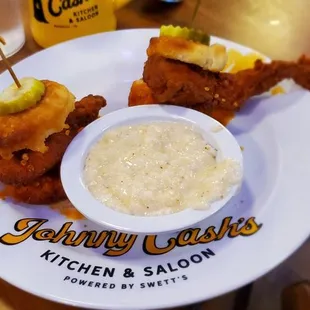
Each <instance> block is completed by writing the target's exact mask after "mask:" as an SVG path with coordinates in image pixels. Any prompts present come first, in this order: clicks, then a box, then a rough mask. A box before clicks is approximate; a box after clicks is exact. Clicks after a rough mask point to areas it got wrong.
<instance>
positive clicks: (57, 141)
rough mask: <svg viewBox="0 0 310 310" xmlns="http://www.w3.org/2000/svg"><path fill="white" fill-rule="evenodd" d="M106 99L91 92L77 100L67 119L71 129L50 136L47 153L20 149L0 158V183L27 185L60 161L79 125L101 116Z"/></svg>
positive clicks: (85, 124)
mask: <svg viewBox="0 0 310 310" xmlns="http://www.w3.org/2000/svg"><path fill="white" fill-rule="evenodd" d="M105 105H106V100H105V99H104V98H103V97H101V96H93V95H89V96H87V97H85V98H83V99H82V100H81V101H78V102H76V104H75V106H76V108H75V110H74V111H73V112H71V113H70V114H69V116H68V117H67V120H66V124H67V125H68V126H69V128H68V129H64V130H63V131H62V132H60V133H55V134H53V135H51V136H50V137H48V139H47V140H46V146H47V147H48V150H47V151H46V152H45V153H41V152H34V151H30V150H21V151H19V152H17V153H15V154H14V156H13V157H12V158H11V159H9V160H6V159H1V158H0V182H2V183H4V184H13V185H27V184H29V183H30V182H32V181H33V180H35V179H36V178H38V177H40V176H42V175H43V174H45V173H46V172H47V171H49V170H50V169H52V168H53V167H54V166H55V165H56V164H57V163H59V162H60V161H61V159H62V157H63V155H64V153H65V151H66V149H67V147H68V146H69V144H70V142H71V141H72V139H73V138H74V137H75V135H76V134H77V133H78V131H79V129H80V128H83V127H85V126H87V125H88V124H89V123H91V122H92V121H94V120H95V119H97V118H98V113H99V111H100V109H101V108H103V107H104V106H105Z"/></svg>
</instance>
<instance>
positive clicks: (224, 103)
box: [143, 55, 310, 111]
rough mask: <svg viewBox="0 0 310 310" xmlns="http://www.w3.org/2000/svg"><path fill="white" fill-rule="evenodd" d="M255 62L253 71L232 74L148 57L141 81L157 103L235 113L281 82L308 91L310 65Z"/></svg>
mask: <svg viewBox="0 0 310 310" xmlns="http://www.w3.org/2000/svg"><path fill="white" fill-rule="evenodd" d="M309 62H310V61H309V60H308V59H306V58H304V57H303V58H301V59H300V60H299V61H298V62H297V63H296V62H285V61H273V62H271V63H270V64H266V63H263V62H262V61H261V60H257V61H256V63H255V67H254V68H253V69H247V70H242V71H239V72H238V73H236V74H231V73H219V72H211V71H205V70H202V69H201V68H199V67H198V66H195V65H189V64H185V63H182V62H180V61H176V60H170V59H167V58H164V57H162V56H159V55H152V56H150V57H149V58H148V60H147V61H146V63H145V66H144V72H143V80H144V81H145V82H146V84H147V85H148V86H149V88H150V89H151V91H152V94H153V97H154V98H155V100H156V101H157V102H158V103H165V104H175V105H180V106H187V107H195V106H198V105H204V109H206V108H208V107H210V108H215V107H219V108H222V109H226V110H235V111H237V110H239V109H240V108H241V107H242V105H243V104H244V103H245V102H246V100H247V99H248V98H249V97H252V96H255V95H259V94H261V93H263V92H266V91H268V90H269V89H270V88H271V87H273V86H275V85H276V84H277V83H279V82H280V81H282V80H283V79H289V78H291V79H293V80H295V82H296V83H298V84H299V85H301V86H302V87H304V88H306V89H310V64H309Z"/></svg>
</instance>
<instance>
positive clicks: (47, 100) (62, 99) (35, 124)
mask: <svg viewBox="0 0 310 310" xmlns="http://www.w3.org/2000/svg"><path fill="white" fill-rule="evenodd" d="M43 83H44V85H45V94H44V96H43V97H42V98H41V100H40V102H39V103H38V104H37V105H35V106H33V107H31V108H29V109H28V110H25V111H23V112H19V113H15V114H9V115H4V116H0V156H1V157H2V158H5V159H9V158H11V157H12V156H13V152H16V151H19V150H22V149H29V150H33V151H38V152H45V151H47V147H46V145H45V139H46V138H47V137H49V136H50V135H51V134H53V133H56V132H60V131H62V130H63V129H64V128H65V122H66V119H67V117H68V114H69V113H70V112H72V111H73V110H74V107H75V105H74V101H75V97H74V96H73V95H72V94H71V93H70V92H69V90H68V89H67V88H66V87H65V86H63V85H61V84H58V83H56V82H52V81H46V80H45V81H43Z"/></svg>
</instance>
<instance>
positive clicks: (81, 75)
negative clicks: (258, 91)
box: [0, 30, 310, 310]
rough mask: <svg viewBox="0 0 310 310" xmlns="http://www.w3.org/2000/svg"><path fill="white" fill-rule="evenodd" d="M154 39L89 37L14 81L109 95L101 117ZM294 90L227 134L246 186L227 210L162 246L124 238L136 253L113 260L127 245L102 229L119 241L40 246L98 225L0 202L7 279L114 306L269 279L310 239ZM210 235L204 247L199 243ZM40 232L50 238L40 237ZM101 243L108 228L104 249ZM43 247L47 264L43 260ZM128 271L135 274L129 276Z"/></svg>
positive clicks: (301, 98)
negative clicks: (65, 231)
mask: <svg viewBox="0 0 310 310" xmlns="http://www.w3.org/2000/svg"><path fill="white" fill-rule="evenodd" d="M157 35H158V30H128V31H119V32H111V33H106V34H99V35H95V36H90V37H85V38H81V39H79V40H75V41H71V42H67V43H64V44H61V45H58V46H55V47H53V48H51V49H47V50H44V51H42V52H40V53H37V54H35V55H34V56H32V57H29V58H27V59H26V60H25V61H23V62H21V63H19V64H18V65H16V66H15V70H16V73H17V75H18V76H19V77H22V76H29V75H33V76H35V77H37V78H47V79H51V80H56V81H58V82H60V83H63V84H65V85H67V86H68V87H69V88H70V90H71V91H72V92H73V93H75V95H76V96H77V98H81V97H83V96H85V95H88V94H89V93H93V94H99V95H100V94H101V95H104V96H105V97H106V99H107V101H108V107H106V108H105V109H104V110H103V113H108V112H110V111H114V110H116V109H120V108H124V107H126V106H127V98H128V92H129V89H130V86H131V83H132V81H133V80H136V79H138V78H140V77H141V75H142V69H143V62H144V61H145V59H146V48H147V46H148V42H149V39H150V37H151V36H157ZM212 41H213V42H215V41H216V42H219V43H222V44H225V45H226V46H227V47H228V48H232V47H233V48H236V49H238V50H240V51H241V52H242V53H247V52H250V51H251V50H250V49H247V48H245V47H242V46H240V45H237V44H234V43H232V42H229V41H226V40H221V39H218V38H212ZM9 84H11V79H10V77H9V75H8V74H7V73H5V74H3V75H1V76H0V87H1V88H3V87H5V86H7V85H9ZM292 85H293V84H291V83H288V87H292V91H291V92H290V93H289V94H286V95H278V96H274V97H269V96H268V95H265V96H261V97H259V98H253V99H251V100H250V101H249V103H248V105H247V106H246V107H245V108H244V109H243V110H242V111H241V112H240V113H239V114H238V116H237V117H236V118H235V119H234V120H233V121H232V122H231V123H230V124H229V126H228V129H229V130H230V131H231V132H232V133H233V134H234V136H235V137H236V139H237V140H238V142H239V144H240V145H241V146H243V147H244V152H243V156H244V173H245V174H244V182H243V188H242V189H241V192H240V194H239V195H238V196H237V197H235V199H233V200H232V201H231V202H230V203H229V205H227V206H226V207H225V208H223V209H222V210H220V211H219V212H217V213H216V214H214V215H213V216H211V217H210V218H208V219H207V220H206V221H204V222H203V223H201V224H200V225H197V226H195V227H193V228H197V229H196V230H190V231H189V232H188V233H187V234H185V233H184V232H183V233H180V234H179V235H178V234H168V235H160V236H159V237H158V238H155V237H154V236H142V235H140V236H135V235H132V236H127V239H125V241H126V240H127V241H128V240H129V242H128V244H129V246H128V247H127V248H126V249H128V248H131V249H130V250H129V251H128V252H127V253H125V254H123V255H121V256H111V255H115V254H120V252H117V251H121V247H119V248H115V247H114V246H115V244H113V242H112V239H113V238H114V237H115V238H116V239H117V238H120V239H118V241H124V239H122V238H124V235H121V234H118V233H117V232H113V231H109V232H106V236H110V237H111V238H112V239H110V240H109V241H110V242H107V240H106V242H102V245H101V246H99V244H97V246H98V247H97V248H94V244H93V245H92V244H91V243H90V242H88V243H81V244H80V245H79V246H77V244H72V242H71V245H70V242H66V243H65V245H64V244H62V242H61V241H59V242H55V240H54V242H51V241H53V240H42V238H44V237H45V238H47V237H51V236H52V235H53V234H54V232H53V231H55V233H57V232H58V231H59V230H60V229H61V227H62V225H66V226H64V227H65V228H66V227H67V228H68V227H70V229H71V230H74V231H75V232H76V233H80V232H81V231H89V234H88V236H90V237H94V236H95V235H96V232H97V233H100V232H101V230H102V228H100V227H98V226H96V225H95V224H93V223H91V222H89V221H71V220H68V219H66V218H65V217H63V216H61V215H59V214H58V213H57V212H55V211H53V210H51V209H50V208H49V207H44V206H42V207H39V206H36V207H34V206H26V205H18V204H13V203H11V202H3V201H2V202H1V205H0V240H1V242H2V244H0V253H1V255H0V276H1V277H2V278H3V279H5V280H7V281H8V282H10V283H12V284H14V285H16V286H18V287H20V288H22V289H24V290H26V291H29V292H31V293H33V294H36V295H39V296H41V297H44V298H48V299H52V300H55V301H59V302H63V303H66V304H72V305H76V306H81V307H85V308H93V309H117V310H120V309H135V310H137V309H150V308H164V307H173V306H179V305H184V304H190V303H195V302H198V301H202V300H206V299H209V298H212V297H215V296H218V295H220V294H224V293H226V292H228V291H231V290H234V289H236V288H238V287H240V286H242V285H245V284H246V283H248V282H250V281H253V280H255V279H256V278H258V277H259V276H262V275H263V274H265V273H266V272H268V271H269V270H270V269H272V268H274V267H275V266H277V265H278V264H279V263H281V262H282V261H283V260H284V259H286V258H287V257H288V256H289V255H290V254H292V253H293V252H294V251H295V250H296V249H297V248H298V247H299V246H300V245H301V244H302V242H303V241H304V240H305V239H306V238H307V237H308V236H309V232H310V225H309V222H308V219H309V217H310V206H309V186H308V179H309V176H310V165H309V158H310V146H309V143H307V141H308V139H309V132H310V122H309V115H310V105H309V102H310V95H309V93H308V92H306V91H304V90H301V89H300V88H298V87H294V86H292ZM26 218H34V219H36V220H35V221H37V226H36V227H35V226H31V227H30V226H29V224H27V221H26V220H24V221H22V219H26ZM43 219H45V222H44V223H43ZM228 221H230V224H232V223H235V224H233V225H232V226H231V229H230V233H229V234H228V231H227V229H225V228H227V222H228ZM35 223H36V222H32V223H30V224H31V225H33V224H35ZM65 223H68V224H65ZM237 223H239V229H238V230H236V226H237ZM246 223H247V224H246ZM40 224H41V225H40ZM208 227H209V234H208V237H209V240H208V239H207V237H204V238H203V237H200V238H199V237H197V236H195V234H196V233H198V232H199V234H200V235H201V234H203V233H204V232H205V230H206V229H208ZM240 227H246V228H247V229H245V228H243V229H242V230H240ZM35 228H36V234H33V231H32V230H31V229H35ZM43 228H49V229H50V230H49V231H45V233H44V234H43V233H42V231H38V230H40V229H43ZM26 230H27V231H28V233H29V234H28V235H26V234H25V233H26ZM31 232H32V234H31ZM214 232H216V235H215V233H214ZM73 234H74V233H73V232H72V233H71V234H70V235H71V236H72V235H73ZM189 234H192V235H194V237H195V238H194V237H192V238H189ZM16 236H20V237H16ZM21 236H23V237H21ZM58 236H59V235H58ZM82 236H84V237H85V236H86V233H84V235H82ZM97 236H98V235H97ZM104 236H105V233H104V232H103V233H102V234H101V235H100V238H101V240H100V239H98V240H97V241H98V243H100V242H99V241H103V237H104ZM182 236H183V237H184V238H183V239H185V240H187V241H184V240H183V241H182V240H181V239H180V237H182ZM216 236H217V238H215V237H216ZM245 236H247V237H245ZM177 237H179V238H178V240H176V238H177ZM155 239H156V240H155ZM212 239H213V241H211V240H212ZM195 240H196V241H195ZM154 242H156V246H157V248H160V249H161V250H159V249H156V247H155V246H154ZM14 243H16V244H15V245H13V244H14ZM194 243H197V244H196V245H188V244H194ZM8 244H10V245H8ZM186 245H187V246H186ZM90 246H92V247H90ZM112 247H114V250H113V248H112ZM165 249H166V250H165ZM46 251H50V252H48V253H49V256H47V254H46V255H45V256H44V253H46ZM165 251H166V253H165V254H163V253H164V252H165ZM123 252H124V251H123ZM160 252H161V253H162V254H161V255H160ZM103 253H105V255H102V254H103ZM58 255H59V256H58ZM107 255H110V256H107ZM62 257H64V258H62ZM68 260H69V261H68ZM81 264H84V265H81ZM89 266H91V267H89ZM158 266H159V267H158ZM81 267H84V269H83V268H81ZM88 267H89V268H88ZM78 268H80V272H78V271H77V269H78ZM85 268H86V269H85ZM87 268H88V269H87ZM105 268H108V269H105ZM71 269H73V270H71ZM128 269H131V270H132V271H133V272H134V277H126V276H127V273H126V272H127V271H129V270H128ZM156 270H158V273H159V274H158V275H157V274H156V273H157V272H156ZM151 272H153V274H152V275H151ZM103 273H105V277H103V276H102V275H103ZM97 274H99V276H98V275H97ZM112 275H113V277H112ZM104 283H107V284H106V285H105V284H104ZM111 284H113V285H111ZM96 285H97V286H100V287H96ZM114 285H115V287H114V288H111V287H113V286H114ZM130 285H133V286H130Z"/></svg>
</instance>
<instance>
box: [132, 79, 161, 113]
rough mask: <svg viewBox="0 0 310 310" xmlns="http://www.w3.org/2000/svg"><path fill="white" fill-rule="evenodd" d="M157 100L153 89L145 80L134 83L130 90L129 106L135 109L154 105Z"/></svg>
mask: <svg viewBox="0 0 310 310" xmlns="http://www.w3.org/2000/svg"><path fill="white" fill-rule="evenodd" d="M154 103H156V100H155V99H154V97H153V94H152V91H151V89H150V88H149V87H148V86H147V85H146V83H145V82H144V81H143V80H137V81H134V82H133V83H132V85H131V88H130V93H129V97H128V106H129V107H134V106H137V105H143V104H154Z"/></svg>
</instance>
